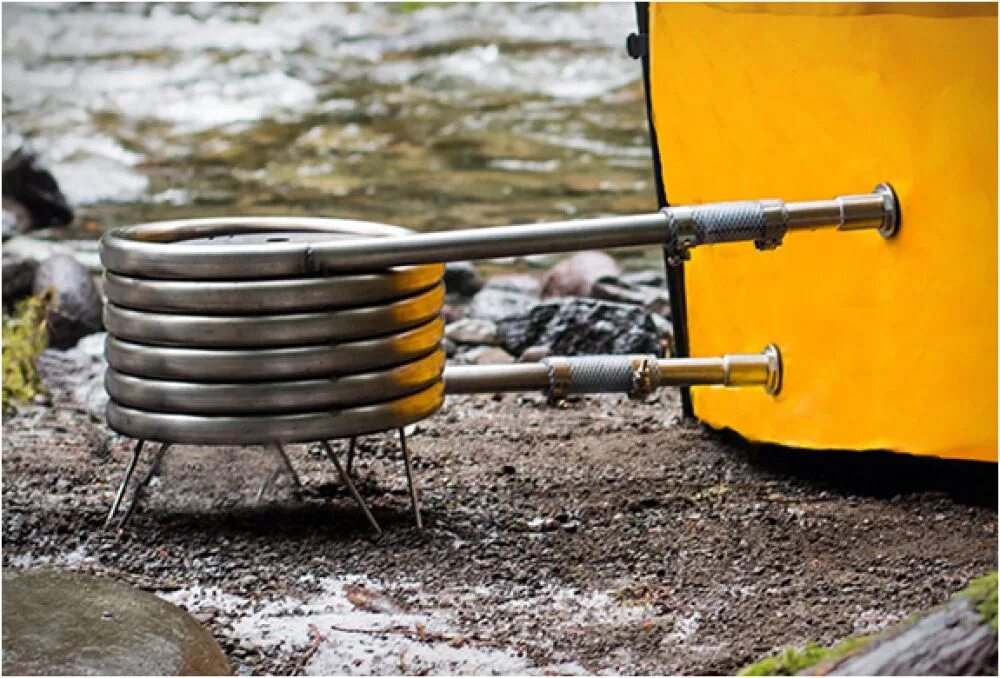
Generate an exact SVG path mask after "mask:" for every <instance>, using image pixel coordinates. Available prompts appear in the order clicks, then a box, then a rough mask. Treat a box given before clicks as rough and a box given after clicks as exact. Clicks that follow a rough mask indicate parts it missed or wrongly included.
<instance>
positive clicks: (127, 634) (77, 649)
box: [3, 569, 229, 676]
mask: <svg viewBox="0 0 1000 678" xmlns="http://www.w3.org/2000/svg"><path fill="white" fill-rule="evenodd" d="M3 672H4V673H5V674H7V675H104V676H117V675H133V676H152V675H157V676H164V675H167V676H170V675H173V676H188V675H198V676H224V675H228V674H229V662H228V661H227V660H226V657H225V655H224V654H222V650H221V649H220V648H219V645H218V644H217V643H216V642H215V639H214V638H212V635H211V634H210V633H209V632H208V631H206V630H205V629H204V628H202V627H201V625H200V624H198V622H197V621H195V619H194V618H193V617H192V616H191V615H189V614H188V613H187V612H185V611H184V610H182V609H181V608H179V607H177V606H175V605H172V604H171V603H168V602H167V601H165V600H162V599H160V598H157V597H156V596H154V595H153V594H151V593H146V592H145V591H141V590H139V589H136V588H133V587H131V586H128V585H127V584H123V583H121V582H117V581H115V580H113V579H109V578H107V577H93V576H89V575H84V574H77V573H71V572H54V571H44V570H42V571H28V572H15V571H11V570H10V569H5V570H4V573H3Z"/></svg>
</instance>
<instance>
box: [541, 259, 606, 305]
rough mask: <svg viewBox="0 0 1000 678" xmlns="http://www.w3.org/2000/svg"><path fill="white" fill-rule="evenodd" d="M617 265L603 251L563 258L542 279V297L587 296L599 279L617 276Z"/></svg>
mask: <svg viewBox="0 0 1000 678" xmlns="http://www.w3.org/2000/svg"><path fill="white" fill-rule="evenodd" d="M621 272H622V270H621V268H620V267H619V266H618V263H617V262H616V261H615V260H614V259H612V258H611V257H609V256H608V255H607V254H605V253H604V252H598V251H596V250H589V251H586V252H578V253H576V254H574V255H573V256H571V257H568V258H566V259H563V260H562V261H560V262H559V263H558V264H556V265H555V266H553V267H552V268H550V269H549V271H548V272H547V273H546V274H545V277H544V278H542V298H543V299H548V298H550V297H588V296H590V289H591V287H593V285H594V283H595V282H597V281H598V280H600V279H601V278H607V277H617V276H619V275H621Z"/></svg>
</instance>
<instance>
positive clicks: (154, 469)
mask: <svg viewBox="0 0 1000 678" xmlns="http://www.w3.org/2000/svg"><path fill="white" fill-rule="evenodd" d="M170 446H171V443H160V449H158V450H157V451H156V456H155V457H153V463H152V464H150V466H149V471H147V472H146V476H145V477H144V478H143V479H142V482H141V483H139V484H138V485H137V486H136V488H135V492H133V493H132V501H130V502H129V505H128V509H126V511H125V515H124V516H122V520H121V523H119V525H120V526H121V527H125V525H127V524H128V521H129V519H130V518H131V517H132V513H133V512H135V509H136V506H138V505H139V501H140V500H141V499H142V492H143V490H144V489H145V488H146V487H148V486H149V483H150V481H152V480H153V477H154V476H157V475H159V473H160V462H162V461H163V456H164V455H165V454H166V453H167V450H169V449H170Z"/></svg>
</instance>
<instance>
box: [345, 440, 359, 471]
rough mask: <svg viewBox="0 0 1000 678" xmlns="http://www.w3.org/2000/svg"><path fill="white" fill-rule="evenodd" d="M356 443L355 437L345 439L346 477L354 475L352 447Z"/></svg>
mask: <svg viewBox="0 0 1000 678" xmlns="http://www.w3.org/2000/svg"><path fill="white" fill-rule="evenodd" d="M357 442H358V438H357V436H351V437H350V438H348V439H347V475H354V446H355V445H356V444H357Z"/></svg>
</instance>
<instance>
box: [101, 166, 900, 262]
mask: <svg viewBox="0 0 1000 678" xmlns="http://www.w3.org/2000/svg"><path fill="white" fill-rule="evenodd" d="M899 216H900V210H899V204H898V201H897V199H896V196H895V193H894V192H893V191H892V188H891V187H889V185H888V184H879V185H878V186H877V187H876V188H875V189H874V190H873V191H872V192H871V193H865V194H859V195H846V196H840V197H837V198H833V199H830V200H817V201H810V202H790V203H786V202H784V201H782V200H777V199H771V200H748V201H742V202H731V203H711V204H707V205H696V206H680V207H666V208H664V209H663V210H662V211H660V212H653V213H650V214H640V215H632V216H616V217H604V218H600V219H581V220H578V221H559V222H552V223H542V224H523V225H516V226H500V227H495V228H476V229H463V230H455V231H442V232H437V233H410V232H409V231H406V230H405V229H400V228H396V227H392V226H387V225H384V224H373V223H368V222H358V221H349V220H340V219H309V218H292V217H241V218H233V219H225V218H221V219H192V220H181V221H173V222H160V223H154V224H142V225H139V226H132V227H129V228H124V229H117V230H114V231H111V232H110V233H108V234H106V235H105V236H104V238H103V239H102V242H101V245H102V250H101V257H102V260H103V261H104V262H105V265H106V266H107V267H108V269H110V270H113V271H116V272H119V273H120V274H124V275H129V276H137V277H144V278H167V279H199V280H213V279H214V280H220V279H232V278H237V279H246V278H281V277H284V276H314V275H322V274H330V273H337V274H342V273H350V272H381V271H384V270H386V269H390V268H392V267H398V266H408V265H414V264H440V263H441V262H447V261H456V260H465V259H484V258H497V257H509V256H517V255H524V254H539V253H545V252H569V251H574V250H583V249H604V248H615V247H630V246H636V245H663V246H664V247H665V248H666V249H667V251H668V253H669V254H670V257H671V259H672V260H674V261H678V260H680V259H683V258H685V257H686V256H687V253H688V251H689V250H690V249H691V248H693V247H696V246H699V245H705V244H714V243H723V242H754V243H755V244H756V245H757V246H758V247H759V248H761V249H768V248H772V247H776V246H777V245H779V244H780V243H781V241H782V239H783V238H784V236H785V234H786V233H787V232H788V231H789V230H802V229H817V228H838V229H840V230H858V229H875V230H878V231H879V233H881V234H882V235H883V237H891V236H892V235H894V234H895V233H896V231H897V229H898V227H899ZM334 231H336V232H338V233H336V236H337V237H331V232H334ZM278 232H280V233H278ZM289 233H291V234H292V236H290V235H289ZM293 236H294V237H293ZM393 236H394V237H393ZM213 240H214V242H212V241H213ZM220 245H221V246H220Z"/></svg>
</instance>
